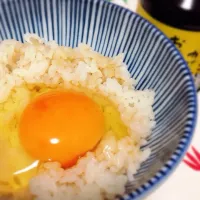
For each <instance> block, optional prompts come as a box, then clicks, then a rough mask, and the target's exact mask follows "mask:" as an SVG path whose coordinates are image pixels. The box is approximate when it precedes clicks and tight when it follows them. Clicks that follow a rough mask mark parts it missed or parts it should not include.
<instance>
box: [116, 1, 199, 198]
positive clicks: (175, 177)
mask: <svg viewBox="0 0 200 200" xmlns="http://www.w3.org/2000/svg"><path fill="white" fill-rule="evenodd" d="M112 1H113V2H114V3H117V4H119V5H121V6H125V7H128V8H129V9H131V10H133V11H135V9H136V6H137V3H138V0H112ZM198 102H199V103H200V93H198ZM198 113H200V108H199V110H198ZM195 150H196V154H195ZM196 155H197V156H196ZM189 157H190V158H189ZM197 157H199V159H197ZM191 159H193V161H191ZM194 159H195V160H194ZM195 162H196V164H195ZM199 186H200V117H198V119H197V126H196V130H195V134H194V137H193V140H192V143H191V146H190V148H189V149H188V153H187V154H186V156H185V158H184V161H182V162H181V164H180V165H179V166H178V167H177V169H176V170H175V171H174V172H173V174H172V175H171V176H170V177H169V178H168V180H166V181H165V182H164V183H163V184H162V185H161V186H160V187H159V188H158V189H157V190H156V191H154V192H153V193H152V194H151V195H149V196H148V197H147V198H146V199H145V200H189V199H191V200H199V199H200V188H199Z"/></svg>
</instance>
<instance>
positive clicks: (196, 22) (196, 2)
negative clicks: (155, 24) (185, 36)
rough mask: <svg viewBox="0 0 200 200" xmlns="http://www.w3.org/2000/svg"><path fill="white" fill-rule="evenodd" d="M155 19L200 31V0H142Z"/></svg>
mask: <svg viewBox="0 0 200 200" xmlns="http://www.w3.org/2000/svg"><path fill="white" fill-rule="evenodd" d="M141 4H142V6H143V8H144V9H145V10H146V11H147V12H148V13H149V14H150V15H151V16H152V17H153V18H155V19H157V20H159V21H161V22H163V23H165V24H167V25H170V26H173V27H176V28H180V29H185V30H191V31H200V0H141Z"/></svg>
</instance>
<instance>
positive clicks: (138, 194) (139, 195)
mask: <svg viewBox="0 0 200 200" xmlns="http://www.w3.org/2000/svg"><path fill="white" fill-rule="evenodd" d="M84 1H94V2H103V3H104V4H107V5H109V4H112V5H113V6H115V7H117V8H121V9H123V10H124V11H126V13H129V14H131V15H135V16H136V17H138V18H140V19H142V20H143V21H144V22H145V23H146V24H148V25H149V27H150V28H151V29H155V33H158V34H159V36H164V38H165V40H166V41H167V43H169V44H170V45H171V47H173V49H172V51H173V52H176V54H177V55H178V56H179V60H181V61H182V63H183V65H184V69H185V70H187V75H185V76H187V77H189V80H188V82H190V84H191V85H190V86H187V87H191V88H192V90H190V93H192V101H193V102H194V105H192V107H193V108H194V114H193V117H192V118H191V119H190V120H188V119H187V120H186V121H190V122H191V123H192V124H191V128H190V131H188V132H189V137H188V138H187V139H186V141H185V143H184V146H183V147H179V146H180V144H178V145H177V146H176V149H175V151H174V152H173V154H172V155H171V156H170V158H169V159H168V161H167V162H165V163H164V164H163V166H162V167H161V168H160V169H159V170H158V171H157V172H156V173H155V175H154V176H152V177H151V178H150V179H149V180H147V181H146V182H145V183H144V184H142V185H141V186H140V187H139V188H137V189H136V190H137V191H133V192H131V193H128V194H125V195H123V196H122V197H120V198H118V199H120V200H141V199H143V198H144V197H146V196H148V195H150V194H151V193H152V192H153V191H154V190H155V189H157V188H158V187H160V186H161V184H163V183H164V182H165V181H166V180H167V179H168V178H169V177H170V175H171V174H172V173H173V172H174V171H175V169H176V168H177V167H178V165H179V164H180V162H181V161H182V159H183V157H184V155H185V153H186V151H187V150H188V148H189V145H190V143H191V141H192V138H193V136H194V130H195V127H196V123H197V112H198V102H197V90H196V87H195V84H194V80H193V75H192V73H191V71H190V69H189V67H188V65H187V63H186V61H185V59H184V58H183V56H182V54H181V53H180V51H179V50H178V49H177V47H176V46H175V45H174V43H173V42H172V41H171V40H170V39H169V38H168V37H167V36H166V34H165V33H163V32H162V31H161V30H160V29H159V28H157V27H156V26H155V25H154V24H152V23H151V22H150V21H149V20H147V19H145V18H144V17H142V16H141V15H139V14H138V13H136V12H134V11H132V10H130V9H128V8H126V7H123V6H120V5H118V4H116V3H113V2H111V1H107V0H84ZM184 132H185V131H184ZM182 138H183V136H182V137H181V138H180V140H179V142H180V141H181V139H182ZM178 148H180V149H181V151H180V153H179V155H178V156H177V155H175V154H176V150H177V149H178ZM173 156H175V157H176V159H174V158H173V159H172V157H173ZM168 163H170V164H168ZM166 165H169V167H168V166H166ZM164 168H167V170H166V169H165V170H164ZM158 174H159V175H158ZM153 179H156V180H154V181H152V180H153ZM149 182H151V183H149Z"/></svg>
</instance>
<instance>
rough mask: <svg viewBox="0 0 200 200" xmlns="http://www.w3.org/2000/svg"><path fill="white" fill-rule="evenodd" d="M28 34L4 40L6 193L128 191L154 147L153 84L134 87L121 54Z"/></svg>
mask: <svg viewBox="0 0 200 200" xmlns="http://www.w3.org/2000/svg"><path fill="white" fill-rule="evenodd" d="M25 41H26V42H25V43H21V42H18V41H15V40H5V41H2V42H1V44H0V143H1V145H0V148H1V150H0V160H1V161H0V162H1V170H0V197H1V196H2V197H3V198H5V197H9V198H11V199H37V200H47V199H48V200H51V199H52V200H53V199H55V200H71V199H76V200H90V199H91V200H92V199H94V197H95V200H104V199H113V198H114V197H115V196H116V195H123V194H124V193H125V185H126V183H127V181H132V180H134V176H133V175H134V174H135V173H136V172H137V170H138V169H139V167H140V165H141V163H142V162H143V161H145V160H146V159H147V158H148V157H149V155H150V149H145V150H141V146H142V145H144V144H145V143H146V140H145V138H146V137H147V136H149V135H150V133H151V130H152V128H153V127H154V126H155V121H154V113H153V109H152V104H153V101H154V92H153V91H152V90H144V91H139V90H136V89H135V84H136V81H135V80H134V79H133V78H131V76H130V74H129V72H128V70H127V67H126V65H125V64H124V63H123V54H119V55H118V56H116V57H113V58H109V57H105V56H103V55H101V54H99V53H97V52H95V51H93V50H92V49H91V48H90V47H89V46H87V45H85V44H80V45H79V46H78V47H76V48H73V49H72V48H69V47H63V46H58V44H56V43H55V42H54V41H51V42H44V41H43V40H42V39H41V38H39V37H38V36H37V35H33V34H26V35H25ZM58 99H59V100H58ZM70 99H71V100H70ZM75 108H76V109H75ZM55 113H56V114H55ZM65 114H66V115H65ZM75 116H76V117H75ZM49 141H51V142H49ZM61 144H62V145H61ZM59 145H60V146H59Z"/></svg>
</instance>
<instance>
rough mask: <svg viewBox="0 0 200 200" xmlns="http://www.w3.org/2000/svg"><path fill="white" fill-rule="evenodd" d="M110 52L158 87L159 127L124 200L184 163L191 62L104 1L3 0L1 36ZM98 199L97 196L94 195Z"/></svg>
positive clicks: (144, 85)
mask: <svg viewBox="0 0 200 200" xmlns="http://www.w3.org/2000/svg"><path fill="white" fill-rule="evenodd" d="M28 32H29V33H36V34H38V35H39V36H41V37H43V38H45V39H46V40H55V41H56V42H57V43H59V44H60V45H66V46H71V47H75V46H77V45H78V44H79V43H86V44H89V45H90V46H92V48H93V49H94V50H95V51H98V52H100V53H101V54H103V55H105V56H114V55H117V54H118V53H121V52H123V53H124V54H125V57H124V62H125V63H126V64H127V66H128V70H129V72H130V73H131V75H132V77H134V78H135V79H136V80H137V85H136V88H137V89H140V90H144V89H154V90H155V93H156V96H155V103H154V105H153V109H154V112H155V119H156V123H157V125H156V127H155V128H154V130H153V132H152V134H151V136H150V137H149V138H148V143H147V144H146V145H145V146H144V147H142V148H146V147H150V148H151V150H152V153H151V156H150V157H149V159H148V160H147V161H146V162H144V163H143V164H142V166H141V168H140V170H139V171H138V173H137V174H136V175H135V180H134V181H133V182H129V183H128V184H127V187H126V194H125V195H124V196H123V197H118V198H120V199H121V200H127V199H141V198H143V197H144V196H147V194H148V192H149V191H152V190H154V189H155V188H156V187H157V186H158V185H159V184H160V183H161V181H163V180H165V179H166V177H168V176H169V175H170V174H171V172H172V171H173V170H174V168H175V167H176V166H177V164H178V163H179V162H180V161H181V159H182V157H183V155H184V153H185V151H186V150H187V147H188V145H189V143H190V141H191V138H192V135H193V131H194V126H195V121H196V109H197V102H196V90H195V87H194V84H193V80H192V77H191V73H190V71H189V69H188V67H187V64H186V62H185V61H184V60H183V58H182V56H181V55H180V53H179V52H178V50H177V49H176V48H175V47H174V45H173V44H172V43H171V42H170V40H169V39H167V38H166V37H165V35H163V34H162V33H161V32H160V31H159V30H158V29H157V28H155V27H154V26H153V25H152V24H150V23H149V22H148V21H146V20H144V19H143V18H142V17H140V16H138V15H137V14H135V13H133V12H131V11H130V10H127V9H125V8H122V7H120V6H117V5H115V4H112V3H109V2H107V1H103V0H26V1H24V0H0V40H4V39H11V38H12V39H16V40H20V41H23V34H24V33H28ZM94 199H95V197H94Z"/></svg>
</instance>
